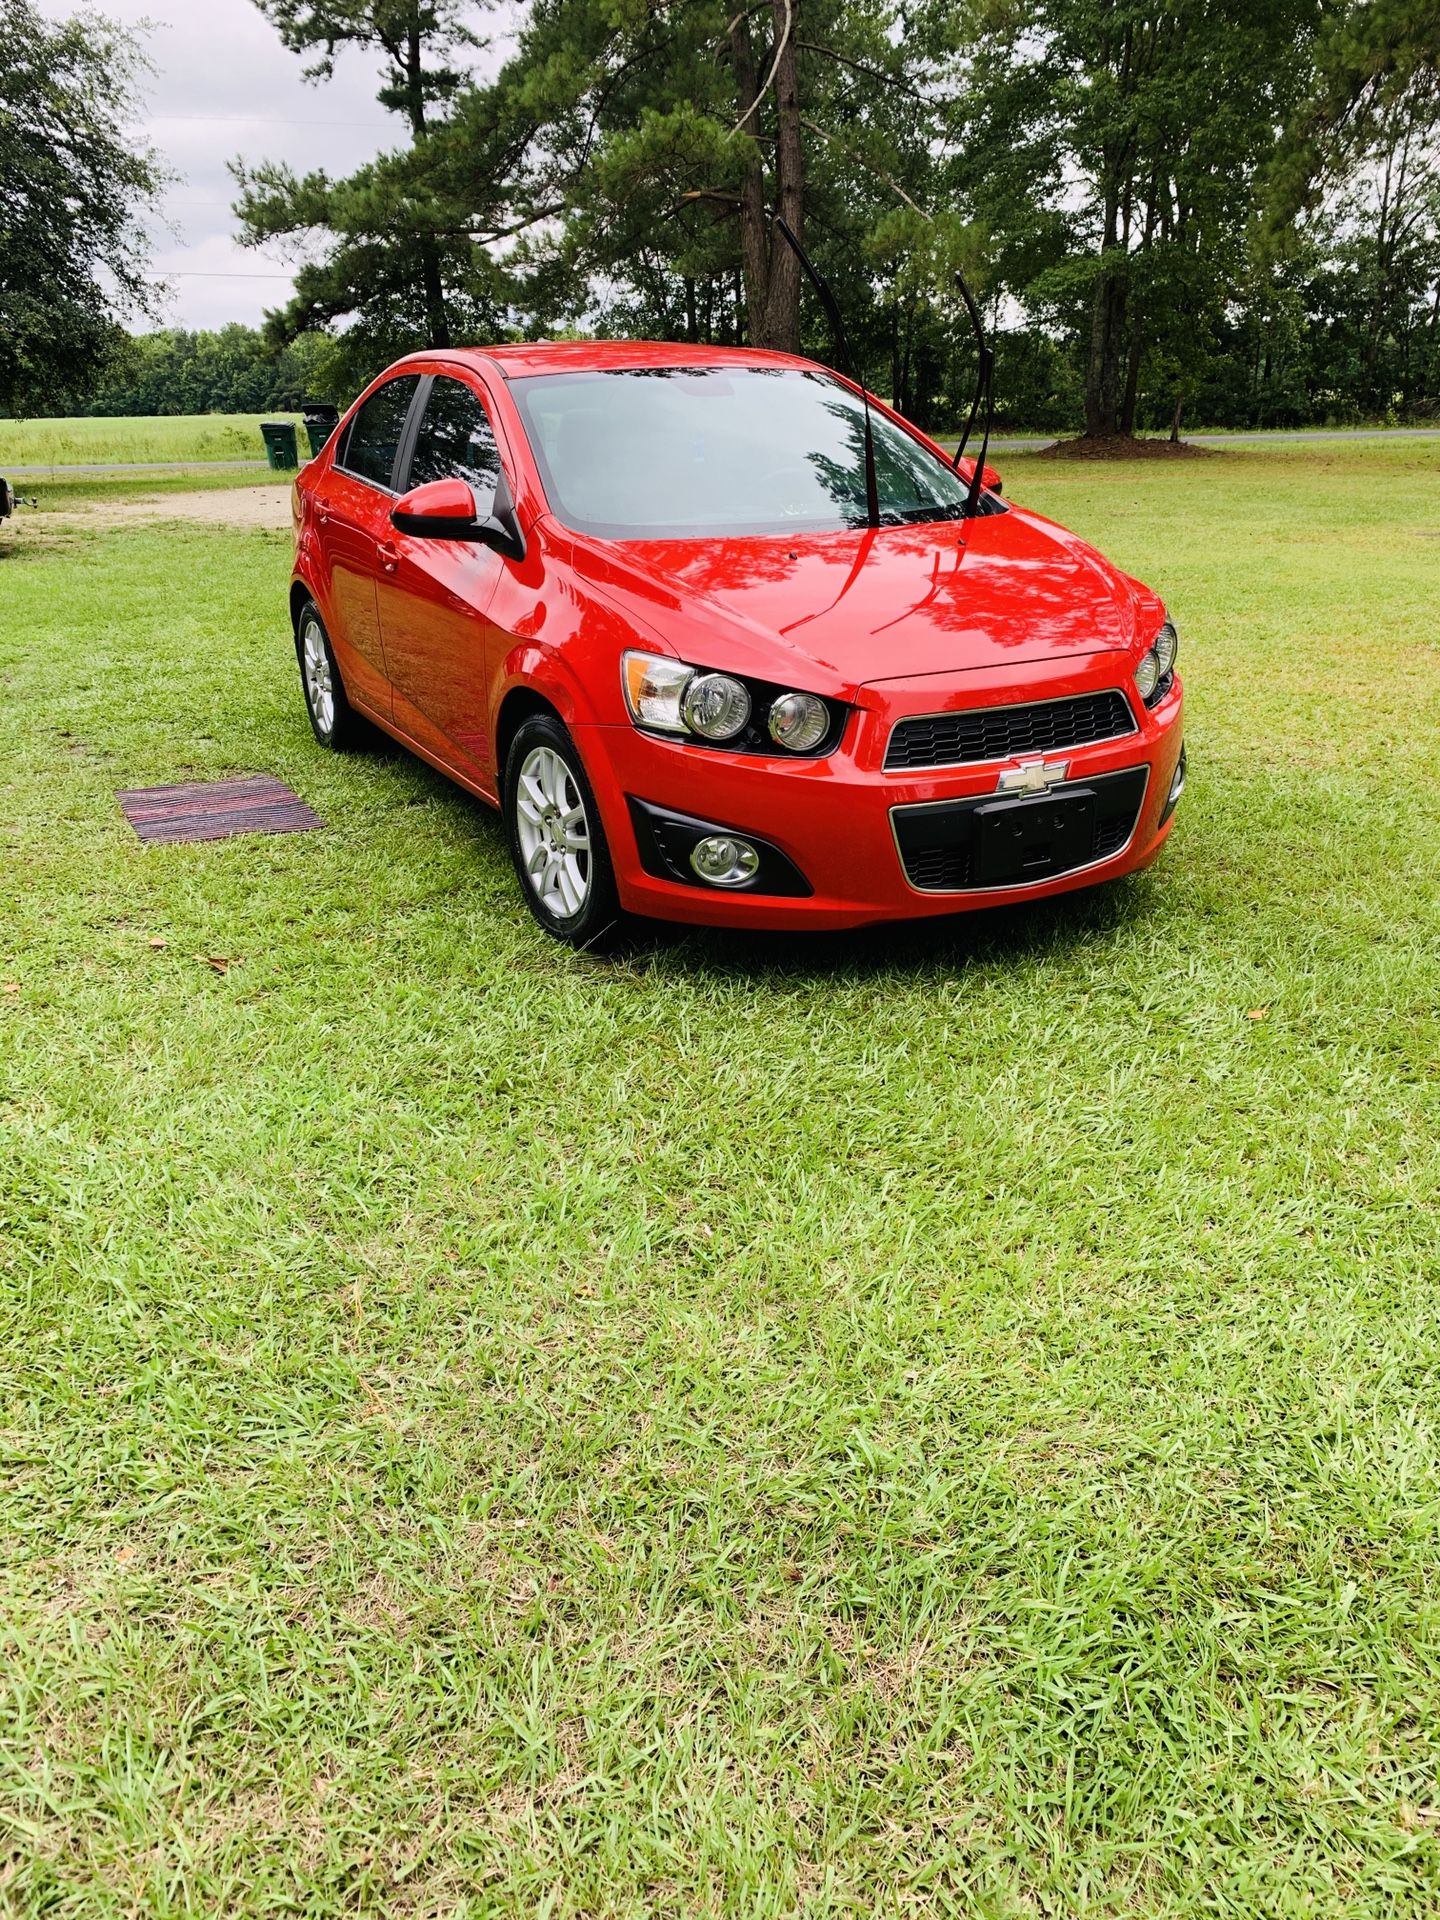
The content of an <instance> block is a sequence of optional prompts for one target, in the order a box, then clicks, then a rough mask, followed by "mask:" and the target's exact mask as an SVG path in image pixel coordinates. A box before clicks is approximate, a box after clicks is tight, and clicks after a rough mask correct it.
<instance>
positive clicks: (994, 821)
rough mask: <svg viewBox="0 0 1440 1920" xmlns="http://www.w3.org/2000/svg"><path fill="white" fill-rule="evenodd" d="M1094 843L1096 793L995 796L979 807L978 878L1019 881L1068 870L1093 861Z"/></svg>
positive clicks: (1075, 790) (997, 883)
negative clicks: (995, 798) (1003, 798)
mask: <svg viewBox="0 0 1440 1920" xmlns="http://www.w3.org/2000/svg"><path fill="white" fill-rule="evenodd" d="M1094 846H1095V792H1094V789H1093V788H1091V787H1072V788H1071V789H1070V790H1069V791H1067V792H1065V793H1062V794H1037V795H1036V796H1035V797H1034V798H1029V797H1027V798H1024V799H1019V800H992V801H990V802H988V803H987V804H986V805H985V806H983V807H977V808H976V809H975V883H976V885H977V886H981V887H1005V886H1016V885H1020V884H1025V883H1029V882H1032V881H1039V880H1045V879H1048V878H1049V877H1050V876H1051V875H1052V874H1058V873H1069V872H1071V871H1072V870H1073V869H1074V868H1075V867H1083V866H1085V865H1086V864H1087V862H1088V861H1089V859H1090V857H1091V854H1092V852H1093V850H1094Z"/></svg>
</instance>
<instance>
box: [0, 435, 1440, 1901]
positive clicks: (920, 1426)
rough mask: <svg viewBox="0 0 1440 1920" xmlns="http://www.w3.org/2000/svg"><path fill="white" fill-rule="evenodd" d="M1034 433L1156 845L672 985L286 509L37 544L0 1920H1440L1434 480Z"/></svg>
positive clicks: (1027, 490)
mask: <svg viewBox="0 0 1440 1920" xmlns="http://www.w3.org/2000/svg"><path fill="white" fill-rule="evenodd" d="M1004 472H1005V478H1006V481H1007V485H1008V487H1009V490H1010V491H1011V492H1012V493H1014V494H1016V495H1017V496H1019V497H1021V498H1023V499H1025V500H1026V501H1028V502H1033V503H1034V504H1037V505H1040V506H1042V507H1043V508H1045V509H1046V510H1047V511H1049V512H1052V513H1054V514H1055V515H1056V516H1057V517H1058V518H1061V519H1063V520H1066V521H1067V522H1069V523H1070V524H1072V525H1074V526H1076V527H1077V528H1078V529H1079V530H1080V531H1081V532H1083V533H1085V534H1086V535H1088V536H1090V537H1092V538H1094V539H1096V540H1097V541H1098V542H1100V543H1101V544H1103V545H1104V546H1105V547H1106V548H1107V549H1108V550H1109V551H1110V552H1111V553H1112V554H1113V555H1114V556H1115V557H1116V558H1117V559H1118V560H1120V561H1121V563H1122V564H1124V565H1126V566H1128V567H1130V568H1131V569H1132V570H1133V571H1135V572H1137V573H1140V574H1142V575H1144V576H1145V577H1147V578H1149V579H1151V580H1153V581H1154V582H1155V584H1157V585H1158V586H1160V587H1161V588H1162V589H1163V590H1164V591H1165V592H1166V594H1167V596H1168V598H1169V601H1170V604H1171V607H1172V610H1173V611H1174V612H1175V614H1176V616H1177V618H1178V621H1179V624H1180V628H1181V633H1182V636H1183V650H1182V655H1181V666H1182V670H1183V671H1184V672H1185V674H1186V676H1187V685H1188V692H1189V703H1190V704H1189V740H1190V749H1191V782H1190V789H1189V792H1188V794H1187V796H1186V799H1185V801H1184V803H1183V807H1182V811H1181V816H1180V822H1179V827H1178V830H1177V833H1176V835H1175V836H1174V837H1173V839H1172V841H1171V845H1170V848H1169V851H1168V853H1167V855H1166V857H1165V859H1164V860H1163V861H1162V862H1161V863H1160V864H1159V865H1158V866H1157V867H1156V868H1154V869H1153V870H1152V871H1151V872H1150V873H1149V874H1146V875H1143V876H1140V877H1139V878H1137V879H1136V880H1134V881H1131V882H1127V883H1123V884H1121V885H1120V886H1118V887H1115V888H1113V889H1112V890H1110V891H1108V892H1105V893H1102V894H1098V895H1094V896H1091V897H1085V896H1081V897H1079V898H1078V899H1076V900H1073V901H1071V902H1070V903H1068V904H1061V905H1050V906H1046V907H1043V908H1039V909H1032V910H1029V911H1012V912H1007V913H1005V914H1003V915H1002V914H997V915H991V916H986V917H985V918H983V919H976V920H970V921H960V922H957V923H955V924H953V925H951V926H950V927H948V928H947V927H936V926H931V927H929V928H928V929H924V930H920V931H895V932H886V933H879V934H870V935H867V936H865V937H863V938H848V939H835V940H816V941H814V942H813V943H811V944H799V943H796V942H793V941H783V940H779V939H765V940H760V939H756V940H745V939H741V938H739V937H735V936H726V937H722V936H719V935H714V936H707V935H692V936H687V937H684V938H676V939H673V940H664V941H660V942H657V943H656V944H655V945H653V946H651V947H646V948H643V949H642V950H641V951H639V952H638V953H637V954H635V955H634V956H632V957H631V958H630V959H628V960H626V961H623V962H620V963H605V962H599V961H595V960H590V959H585V958H577V957H575V956H573V955H570V954H569V953H567V952H564V951H561V950H559V949H556V948H554V947H551V946H549V945H546V944H545V943H544V941H543V939H542V937H541V936H540V935H539V934H538V933H537V931H536V930H535V928H534V927H533V925H532V924H531V922H530V920H529V918H528V916H527V915H526V913H525V912H524V910H523V908H522V906H521V904H520V901H519V898H518V895H517V893H516V890H515V887H514V885H513V882H512V879H511V876H510V873H509V871H508V867H507V862H506V856H505V852H504V848H503V844H502V839H501V834H500V830H499V827H498V824H497V822H496V820H495V819H494V818H493V817H492V816H491V815H489V814H488V813H487V812H486V811H485V810H484V809H483V808H481V807H480V806H478V805H477V804H476V803H474V802H472V801H470V800H469V799H467V798H465V797H464V796H462V795H461V794H460V793H458V792H457V791H455V790H454V789H452V788H450V787H449V786H447V785H446V784H445V783H444V782H443V781H442V780H441V779H439V778H438V777H437V776H435V775H433V774H431V773H430V772H429V771H427V770H426V769H425V768H423V767H421V766H419V765H418V764H416V763H415V762H413V761H411V760H409V759H408V758H405V757H404V756H401V755H399V754H388V753H382V752H376V753H374V754H370V755H362V756H360V757H357V758H352V759H338V758H329V757H326V756H324V755H323V754H321V753H320V751H319V750H318V749H317V748H316V747H315V746H314V744H313V742H312V739H311V736H310V732H309V729H308V726H307V725H306V722H305V718H304V713H303V709H302V707H301V703H300V697H299V691H298V684H297V676H296V673H295V667H294V659H293V653H292V650H291V647H290V642H289V638H288V635H287V633H286V631H285V626H284V619H283V607H284V589H285V582H286V577H287V566H288V539H287V537H286V536H285V535H284V534H283V533H280V532H271V531H265V530H252V531H228V530H224V529H216V528H214V527H205V526H199V525H191V524H184V523H177V524H174V525H169V526H145V525H126V526H123V527H120V528H117V529H116V530H115V531H106V530H104V529H103V528H102V529H101V530H99V531H96V530H93V529H90V528H82V527H77V526H75V525H74V524H72V523H70V522H69V521H68V520H66V519H64V518H62V516H61V513H59V512H56V513H54V514H47V513H46V512H41V513H40V514H37V515H34V516H32V517H30V518H29V519H26V520H23V521H21V522H19V523H18V524H17V525H15V526H12V527H8V528H6V529H4V530H3V531H0V687H3V693H4V698H5V705H6V713H7V741H6V753H5V755H4V757H3V761H0V789H3V807H0V819H3V823H4V824H3V828H0V831H3V835H4V842H3V858H4V867H5V873H6V882H7V884H6V885H5V886H4V887H3V888H0V1166H3V1168H4V1178H3V1179H0V1490H3V1491H0V1556H3V1560H0V1635H3V1655H0V1911H4V1912H5V1913H6V1914H7V1915H8V1914H10V1913H14V1914H16V1915H18V1916H27V1917H28V1916H38V1915H40V1914H42V1913H43V1914H44V1915H46V1916H47V1920H48V1917H50V1916H77V1917H78V1916H84V1917H85V1920H92V1917H94V1916H114V1917H115V1920H119V1916H122V1915H127V1916H128V1915H133V1914H144V1915H180V1914H188V1913H197V1914H201V1913H203V1914H212V1913H215V1914H219V1913H223V1914H226V1915H239V1914H243V1915H246V1916H251V1915H256V1916H258V1915H264V1916H279V1915H282V1914H283V1915H294V1914H303V1915H305V1916H306V1920H317V1917H321V1920H323V1917H326V1916H341V1915H354V1914H358V1913H365V1914H379V1913H386V1914H390V1913H393V1914H397V1915H398V1914H406V1915H411V1916H430V1915H433V1916H439V1915H442V1914H444V1915H458V1914H468V1915H476V1916H480V1915H500V1914H512V1913H545V1914H547V1915H550V1916H556V1917H558V1916H571V1915H573V1916H577V1920H578V1916H582V1915H583V1916H586V1917H587V1920H590V1917H591V1916H621V1915H624V1916H639V1915H648V1914H657V1915H658V1914H666V1915H675V1916H682V1915H683V1916H691V1915H696V1914H714V1915H721V1914H723V1915H726V1916H734V1917H735V1920H758V1917H760V1916H777V1917H778V1916H781V1915H791V1914H804V1915H807V1916H809V1915H826V1916H831V1915H836V1916H838V1915H856V1916H859V1915H870V1914H883V1915H891V1914H916V1915H920V1914H925V1915H929V1914H958V1915H972V1914H975V1915H981V1914H983V1915H986V1916H993V1917H995V1920H999V1917H1001V1916H1005V1917H1008V1916H1016V1917H1017V1920H1018V1917H1019V1916H1032V1915H1046V1916H1055V1917H1056V1920H1073V1917H1074V1916H1113V1917H1114V1920H1121V1917H1122V1916H1123V1917H1124V1920H1132V1917H1133V1916H1140V1917H1141V1920H1159V1916H1167V1917H1170V1916H1180V1915H1186V1916H1189V1915H1202V1914H1203V1915H1205V1916H1234V1917H1235V1920H1240V1917H1242V1916H1243V1920H1254V1917H1255V1916H1261V1915H1263V1916H1266V1917H1267V1920H1269V1917H1270V1916H1296V1917H1297V1920H1298V1916H1301V1915H1304V1916H1307V1920H1314V1917H1315V1916H1327V1917H1331V1916H1333V1920H1340V1916H1345V1920H1381V1917H1382V1916H1384V1920H1394V1916H1397V1915H1401V1916H1411V1915H1414V1916H1420V1915H1433V1914H1434V1913H1435V1912H1436V1911H1437V1910H1440V1780H1437V1766H1440V1761H1437V1749H1436V1741H1435V1726H1436V1723H1437V1719H1440V1443H1437V1430H1440V1225H1437V1211H1436V1208H1437V1200H1440V1144H1437V1129H1436V1123H1437V1118H1440V1112H1437V1109H1440V1013H1437V1009H1440V935H1437V928H1440V854H1437V847H1440V789H1437V785H1436V781H1435V774H1434V769H1435V765H1436V760H1437V754H1440V697H1437V691H1440V638H1437V627H1436V617H1435V616H1436V607H1437V604H1440V591H1437V588H1440V507H1437V500H1440V484H1437V483H1440V447H1437V446H1436V445H1435V444H1434V443H1429V442H1423V441H1413V442H1407V443H1404V444H1398V445H1384V446H1373V445H1367V446H1364V447H1339V446H1327V447H1325V448H1324V449H1323V450H1320V449H1316V450H1311V449H1300V450H1289V451H1286V452H1284V453H1278V452H1266V453H1263V454H1261V453H1229V454H1226V455H1224V456H1223V457H1222V456H1218V455H1217V456H1215V457H1214V458H1211V459H1205V460H1199V459H1197V460H1194V461H1188V462H1179V463H1176V464H1175V465H1173V466H1172V465H1169V464H1165V463H1148V464H1143V465H1137V466H1135V467H1133V468H1132V467H1127V466H1123V465H1120V466H1110V465H1103V466H1095V465H1090V464H1072V463H1065V462H1058V461H1057V462H1050V461H1047V460H1045V459H1043V458H1032V457H1028V456H1022V457H1020V458H1016V459H1014V460H1012V461H1010V462H1008V463H1006V464H1005V466H1004ZM191 488H193V483H192V482H187V483H186V490H187V491H188V490H190V489H191ZM87 491H88V493H89V495H90V496H91V497H95V495H96V490H95V489H89V490H87ZM144 491H145V492H148V493H151V494H153V493H155V492H156V491H157V489H155V488H154V487H151V488H149V489H145V490H144ZM160 491H163V490H160ZM140 493H141V490H140V489H137V488H135V487H134V486H133V485H132V486H130V487H126V488H121V489H117V490H116V492H115V495H114V497H115V498H120V499H135V498H137V497H140ZM78 497H82V490H80V489H78V488H75V487H73V486H72V487H66V488H64V489H63V490H59V491H58V492H57V493H56V495H55V496H54V497H53V498H52V497H51V494H50V491H49V490H47V493H46V498H47V506H53V507H55V508H57V509H67V510H68V509H71V508H73V506H74V505H75V503H76V500H77V498H78ZM250 771H263V772H269V773H274V774H277V775H279V776H280V777H281V778H283V779H285V780H287V781H289V782H290V783H291V784H292V785H294V786H295V787H296V789H297V790H298V791H299V792H300V794H301V795H302V796H303V797H304V798H305V799H306V800H307V801H309V802H310V803H311V804H312V805H313V806H314V807H315V808H316V810H317V811H318V812H319V813H320V815H321V816H322V817H323V818H324V819H325V820H326V821H327V822H328V826H327V829H326V831H324V832H322V833H313V834H303V835H295V836H291V837H285V838H276V839H251V840H244V839H240V840H233V841H230V842H219V843H214V844H210V845H204V846H198V847H168V848H167V847H151V848H148V849H142V848H141V847H140V846H139V845H138V844H137V843H136V842H135V840H134V839H133V837H132V835H131V833H130V831H129V829H128V828H127V827H126V825H125V824H124V822H123V820H122V819H121V817H120V815H119V812H118V809H117V807H116V805H115V801H114V797H113V796H114V790H115V789H116V788H120V787H129V786H136V785H142V784H151V783H160V782H169V781H176V780H183V779H186V778H190V777H205V776H211V775H215V776H219V775H223V774H231V773H236V772H250Z"/></svg>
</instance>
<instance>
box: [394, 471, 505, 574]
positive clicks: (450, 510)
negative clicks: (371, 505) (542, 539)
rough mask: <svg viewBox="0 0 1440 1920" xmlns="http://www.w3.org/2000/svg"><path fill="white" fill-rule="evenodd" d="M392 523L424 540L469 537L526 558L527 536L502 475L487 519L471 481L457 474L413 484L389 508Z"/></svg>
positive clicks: (486, 545) (399, 530)
mask: <svg viewBox="0 0 1440 1920" xmlns="http://www.w3.org/2000/svg"><path fill="white" fill-rule="evenodd" d="M390 524H391V526H392V527H394V529H395V531H396V532H397V533H409V534H414V535H415V536H417V537H418V538H419V539H421V540H470V541H473V542H474V543H475V544H476V545H477V546H482V547H493V548H494V549H495V551H496V552H497V553H503V554H505V555H506V557H507V558H508V559H511V560H523V559H524V558H525V536H524V534H523V533H521V531H520V523H519V521H518V520H517V519H516V518H515V508H514V506H513V504H512V502H511V499H510V489H509V488H508V487H507V486H506V484H505V476H504V475H503V474H501V476H500V482H499V485H498V486H497V487H496V489H495V499H494V502H493V503H492V506H491V511H490V514H489V516H488V518H486V519H484V520H482V519H481V518H480V515H479V510H478V508H477V507H476V504H475V494H474V491H473V490H472V488H471V486H470V484H469V482H468V481H465V480H461V479H460V478H459V477H458V476H455V477H452V478H450V479H448V480H428V481H427V482H426V483H425V485H424V486H423V487H412V488H411V489H410V491H409V493H406V494H402V495H401V497H400V498H399V499H398V500H397V501H396V502H395V504H394V506H393V507H392V508H391V509H390Z"/></svg>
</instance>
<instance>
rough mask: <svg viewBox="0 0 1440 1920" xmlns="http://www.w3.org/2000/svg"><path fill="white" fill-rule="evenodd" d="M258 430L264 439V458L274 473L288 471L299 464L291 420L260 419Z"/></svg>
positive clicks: (298, 453) (293, 424)
mask: <svg viewBox="0 0 1440 1920" xmlns="http://www.w3.org/2000/svg"><path fill="white" fill-rule="evenodd" d="M260 432H261V434H262V435H263V436H264V440H265V458H266V459H267V460H268V461H269V462H270V465H271V466H272V467H273V468H274V470H275V472H276V473H289V472H291V471H293V469H294V468H296V467H298V466H299V464H300V452H299V448H298V446H297V444H296V440H295V423H294V421H292V420H262V421H261V422H260Z"/></svg>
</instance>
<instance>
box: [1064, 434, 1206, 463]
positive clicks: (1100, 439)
mask: <svg viewBox="0 0 1440 1920" xmlns="http://www.w3.org/2000/svg"><path fill="white" fill-rule="evenodd" d="M1220 451H1221V449H1220V448H1219V447H1196V446H1192V445H1191V444H1190V442H1189V441H1188V440H1135V439H1131V438H1129V437H1127V436H1126V435H1125V434H1122V433H1114V434H1097V435H1096V436H1095V438H1094V439H1091V438H1090V436H1089V435H1088V434H1086V435H1083V436H1082V437H1081V438H1080V439H1078V440H1057V441H1056V442H1055V444H1054V446H1053V447H1046V448H1045V450H1044V451H1043V452H1042V453H1036V454H1032V455H1031V458H1032V459H1034V460H1208V459H1210V457H1211V455H1212V454H1218V453H1219V452H1220Z"/></svg>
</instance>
